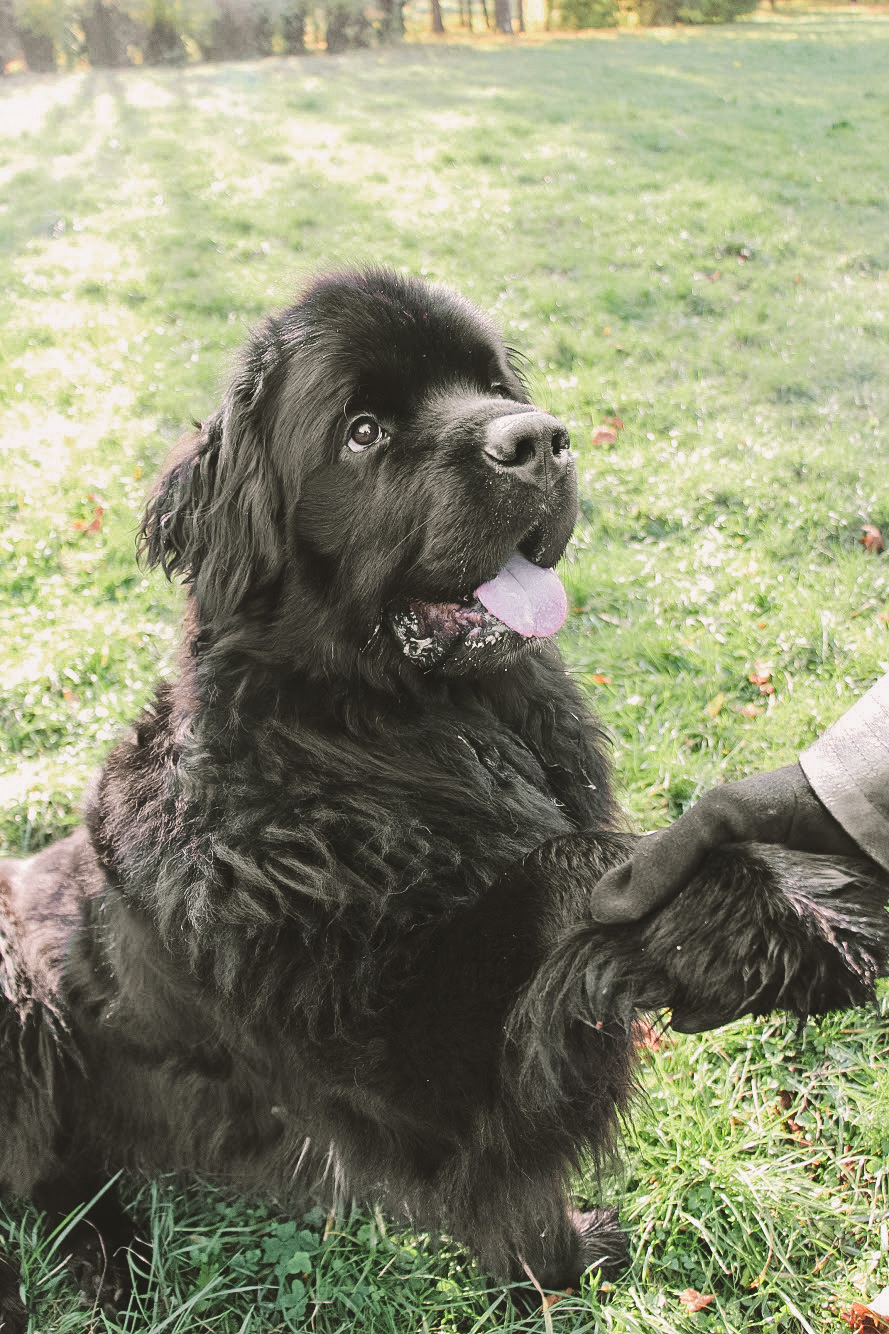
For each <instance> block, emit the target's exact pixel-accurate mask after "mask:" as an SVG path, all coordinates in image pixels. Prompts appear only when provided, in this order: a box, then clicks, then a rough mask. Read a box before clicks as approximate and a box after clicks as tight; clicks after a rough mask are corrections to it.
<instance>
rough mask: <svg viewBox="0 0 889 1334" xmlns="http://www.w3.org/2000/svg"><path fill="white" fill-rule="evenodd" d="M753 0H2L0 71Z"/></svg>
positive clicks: (215, 56)
mask: <svg viewBox="0 0 889 1334" xmlns="http://www.w3.org/2000/svg"><path fill="white" fill-rule="evenodd" d="M756 3H757V0H494V3H493V5H490V4H489V3H488V0H479V3H478V5H477V6H474V5H473V0H428V3H427V0H318V3H316V4H313V5H309V3H308V0H302V3H299V2H298V0H297V3H294V0H261V2H260V3H258V4H254V3H250V0H0V69H5V68H6V67H7V66H11V67H12V68H15V64H14V62H16V61H18V62H23V63H24V65H26V66H27V68H28V69H29V70H31V71H32V72H34V73H45V72H51V71H55V70H57V69H60V68H63V67H67V68H72V67H74V66H76V65H78V64H81V63H84V62H86V63H89V64H90V65H92V66H94V67H97V68H110V69H119V68H121V67H123V66H125V65H130V64H142V63H144V64H148V65H181V64H184V63H185V62H186V61H187V60H201V59H203V60H220V61H221V60H256V59H261V58H262V57H265V56H272V55H279V56H283V55H304V54H306V52H307V51H308V50H327V51H328V52H330V53H332V54H336V53H337V52H341V51H346V50H349V49H350V48H360V47H369V46H373V45H374V44H377V43H381V44H387V43H391V42H397V41H399V40H400V39H401V38H402V37H403V36H404V34H405V10H406V9H407V11H408V13H409V14H410V19H411V22H410V28H411V30H412V31H413V32H415V33H416V32H418V31H422V30H423V29H424V28H425V30H426V31H431V32H432V33H437V34H439V35H441V34H444V33H446V32H447V31H449V30H450V29H452V28H455V29H462V30H464V31H465V30H467V29H468V30H469V31H478V30H481V31H494V30H496V31H498V32H501V33H505V34H511V33H513V32H514V31H516V30H518V31H519V32H524V31H525V30H526V28H527V27H528V26H530V27H532V28H533V27H544V28H548V29H550V28H562V29H568V30H577V29H583V28H613V27H615V26H616V25H617V24H619V23H626V24H634V23H638V24H639V25H640V26H643V27H653V26H664V25H671V24H675V23H719V22H725V21H730V20H732V19H735V18H737V17H738V16H739V15H740V14H744V13H748V12H749V11H750V10H752V9H755V8H756Z"/></svg>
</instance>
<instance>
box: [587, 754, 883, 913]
mask: <svg viewBox="0 0 889 1334" xmlns="http://www.w3.org/2000/svg"><path fill="white" fill-rule="evenodd" d="M724 843H782V844H783V845H784V846H785V847H787V848H790V849H791V850H793V851H795V852H819V853H828V854H829V853H833V854H834V855H836V856H851V857H860V856H861V855H862V852H861V848H860V847H859V845H858V844H857V843H855V842H854V841H853V839H851V838H850V837H849V835H848V834H847V833H846V832H845V830H844V829H843V828H842V826H841V825H839V824H838V823H837V821H836V820H835V819H834V818H833V816H832V815H831V814H830V813H829V812H828V810H827V808H826V807H825V806H823V805H822V804H821V802H820V801H819V800H818V798H817V797H816V796H815V793H814V792H813V791H812V788H811V787H810V786H809V784H808V782H807V781H806V776H805V774H804V773H803V771H802V769H801V768H800V766H799V765H798V764H788V765H786V766H785V768H783V769H774V770H772V771H771V772H770V773H764V774H756V775H754V777H753V778H745V779H744V780H743V781H742V782H739V783H725V784H724V785H723V786H722V787H714V788H711V790H710V791H709V792H705V793H704V795H703V797H701V800H700V801H699V802H697V804H696V805H694V806H692V808H691V810H689V811H687V812H686V813H685V815H683V816H682V817H681V819H679V820H677V821H676V822H675V823H674V824H672V825H670V826H669V828H667V829H660V830H658V831H657V833H654V834H648V835H647V836H646V837H645V838H643V839H640V841H639V843H638V844H637V847H636V851H635V853H634V855H633V857H632V858H631V860H630V861H628V862H622V863H621V865H620V866H615V867H613V868H612V870H610V871H609V872H608V873H607V874H606V875H604V876H603V877H602V879H601V880H600V881H599V883H598V884H597V885H596V888H595V890H594V891H593V899H592V903H591V904H590V914H591V916H592V917H593V919H594V920H595V921H597V922H602V923H609V924H610V923H613V922H634V921H637V920H638V919H639V918H640V917H645V916H647V914H648V913H650V912H652V911H653V910H654V909H655V908H658V907H660V906H661V905H662V904H664V903H667V902H669V900H670V899H672V898H673V897H674V896H675V895H676V894H678V893H679V891H680V890H681V889H683V888H684V887H685V886H686V885H687V884H688V882H689V880H690V879H691V877H692V876H693V875H694V873H695V871H696V870H697V869H698V867H699V866H700V865H701V863H702V862H703V861H704V859H705V857H706V856H707V853H708V852H710V850H711V849H712V848H716V847H719V846H720V845H721V844H724Z"/></svg>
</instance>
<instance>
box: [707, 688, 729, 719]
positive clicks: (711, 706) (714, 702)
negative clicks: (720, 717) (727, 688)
mask: <svg viewBox="0 0 889 1334" xmlns="http://www.w3.org/2000/svg"><path fill="white" fill-rule="evenodd" d="M724 703H725V695H724V694H723V693H722V691H720V692H719V694H718V695H714V696H713V698H712V699H711V700H710V702H709V703H708V705H707V707H706V709H705V713H706V714H707V717H708V718H715V717H716V715H717V713H719V711H720V709H721V708H722V706H723V704H724Z"/></svg>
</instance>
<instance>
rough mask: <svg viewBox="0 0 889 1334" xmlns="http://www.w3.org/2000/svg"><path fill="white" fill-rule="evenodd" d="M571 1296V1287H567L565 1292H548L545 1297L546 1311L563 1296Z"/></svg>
mask: <svg viewBox="0 0 889 1334" xmlns="http://www.w3.org/2000/svg"><path fill="white" fill-rule="evenodd" d="M570 1296H571V1289H570V1288H566V1289H565V1291H564V1292H548V1293H547V1294H546V1296H545V1297H544V1299H543V1309H544V1311H548V1310H549V1309H550V1307H551V1306H555V1304H556V1302H560V1301H561V1300H562V1298H563V1297H570Z"/></svg>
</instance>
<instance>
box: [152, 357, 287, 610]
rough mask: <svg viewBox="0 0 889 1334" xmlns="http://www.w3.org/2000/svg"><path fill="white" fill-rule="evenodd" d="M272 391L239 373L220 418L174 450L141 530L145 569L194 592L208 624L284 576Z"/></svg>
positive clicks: (267, 380) (259, 378) (262, 379)
mask: <svg viewBox="0 0 889 1334" xmlns="http://www.w3.org/2000/svg"><path fill="white" fill-rule="evenodd" d="M273 390H274V385H273V384H272V383H271V377H269V376H268V375H267V374H266V375H261V374H260V375H256V374H253V373H252V369H251V366H250V365H249V363H247V364H245V365H244V366H243V367H242V370H241V372H240V374H239V375H238V377H237V378H236V380H235V382H234V383H233V385H232V386H231V388H230V390H229V392H228V394H227V395H226V397H225V400H224V402H223V405H222V407H221V408H220V410H219V411H218V412H217V413H215V414H214V415H213V417H211V418H210V419H209V421H207V422H205V423H203V424H202V425H201V427H200V428H199V429H198V430H197V431H196V432H195V433H194V434H193V435H190V436H186V437H185V438H184V439H183V440H181V441H180V442H179V444H178V445H177V446H176V448H175V450H174V451H173V453H172V454H171V456H170V458H169V459H168V461H167V464H166V466H165V468H164V471H163V473H162V474H161V477H160V480H159V481H158V483H157V485H156V487H155V489H154V491H153V493H152V495H151V497H150V499H149V502H148V506H147V509H146V512H145V517H144V519H143V521H142V527H141V533H140V541H139V549H140V553H141V555H142V558H143V560H144V561H145V563H146V564H148V565H152V566H154V565H159V566H160V567H161V569H162V570H163V571H164V573H165V574H166V575H167V576H168V577H169V578H172V577H173V576H175V575H180V576H181V577H182V578H183V579H184V580H185V581H186V582H187V583H189V584H192V585H193V587H194V589H195V592H196V594H197V597H198V601H199V604H200V606H201V608H202V610H203V611H205V612H206V613H207V614H208V615H212V616H217V615H219V614H220V613H231V612H234V611H236V610H237V608H238V607H239V606H240V604H241V603H242V602H243V601H244V599H245V598H246V597H247V596H248V594H254V593H256V592H257V591H259V590H260V589H263V588H267V587H268V586H269V585H270V584H271V583H273V582H274V581H275V580H276V579H277V578H278V577H279V575H280V573H281V570H282V567H283V563H284V558H285V546H284V540H285V538H284V531H283V513H282V501H283V497H284V495H285V494H287V493H288V492H293V491H294V490H295V488H294V487H293V486H290V487H285V486H284V484H283V482H282V479H281V477H280V475H279V473H278V468H277V461H276V459H275V449H274V443H275V434H276V420H275V415H276V414H275V412H274V401H275V395H274V392H273ZM290 499H291V501H292V499H293V495H290Z"/></svg>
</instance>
